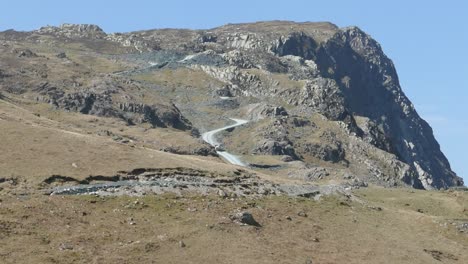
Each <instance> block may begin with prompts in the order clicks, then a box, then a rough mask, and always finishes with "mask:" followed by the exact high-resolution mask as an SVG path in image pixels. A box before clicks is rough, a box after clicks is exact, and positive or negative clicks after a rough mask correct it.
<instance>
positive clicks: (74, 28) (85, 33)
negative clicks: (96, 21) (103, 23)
mask: <svg viewBox="0 0 468 264" xmlns="http://www.w3.org/2000/svg"><path fill="white" fill-rule="evenodd" d="M36 32H37V33H39V34H50V35H55V36H60V37H66V38H95V39H102V38H104V37H105V36H106V33H105V32H104V31H103V30H102V29H101V28H100V27H99V26H96V25H90V24H67V23H65V24H62V25H60V26H58V27H54V26H46V27H42V28H40V29H39V30H37V31H36Z"/></svg>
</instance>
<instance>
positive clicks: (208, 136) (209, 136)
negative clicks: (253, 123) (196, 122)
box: [202, 118, 249, 167]
mask: <svg viewBox="0 0 468 264" xmlns="http://www.w3.org/2000/svg"><path fill="white" fill-rule="evenodd" d="M230 119H231V120H232V121H234V122H236V123H235V124H232V125H228V126H225V127H221V128H218V129H215V130H211V131H208V132H205V133H203V134H202V138H203V140H204V141H205V142H206V143H208V144H210V145H212V146H216V145H219V142H218V141H217V140H216V138H215V135H216V134H217V133H219V132H221V131H223V130H227V129H230V128H234V127H238V126H241V125H243V124H245V123H247V122H249V121H248V120H243V119H237V118H230ZM216 153H218V155H220V156H221V157H223V158H224V159H225V160H227V161H228V162H229V163H231V164H234V165H239V166H243V167H246V166H248V165H247V163H245V162H243V161H242V160H240V159H239V157H237V156H235V155H233V154H231V153H229V152H227V151H216Z"/></svg>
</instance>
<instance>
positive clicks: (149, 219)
mask: <svg viewBox="0 0 468 264" xmlns="http://www.w3.org/2000/svg"><path fill="white" fill-rule="evenodd" d="M359 195H360V196H362V197H363V198H364V197H365V196H364V195H366V196H367V198H364V199H366V200H365V201H366V203H365V204H362V203H358V202H350V201H346V200H343V199H342V198H339V197H329V198H325V199H324V200H322V201H320V202H315V201H312V200H306V199H292V198H286V197H270V198H263V199H261V200H255V201H252V200H246V199H237V200H234V201H231V200H229V199H221V198H219V197H199V196H191V195H187V196H186V197H181V198H176V197H174V196H172V195H162V196H145V197H141V198H130V197H116V198H98V197H90V196H78V197H76V196H75V197H72V196H30V197H24V198H22V199H16V198H15V197H2V200H3V201H2V207H1V208H0V224H1V226H2V229H1V230H0V236H1V238H2V239H0V260H1V261H2V263H64V262H66V263H306V260H308V259H310V260H313V263H463V260H464V259H466V258H467V257H468V253H467V252H468V251H467V250H466V249H467V247H468V238H467V236H466V235H464V234H461V233H457V231H456V230H455V229H454V227H452V226H450V225H449V226H448V227H443V226H441V225H440V224H439V223H437V222H435V221H434V218H435V216H434V215H432V214H431V212H427V213H418V212H416V211H414V209H413V208H412V207H407V206H396V204H398V203H399V202H404V201H406V200H405V199H416V200H417V199H420V198H429V199H432V201H433V202H437V201H444V202H448V204H450V205H452V206H449V207H445V206H444V205H442V204H441V205H440V206H439V205H436V206H434V205H432V206H433V207H434V208H439V209H441V210H444V211H446V212H448V213H449V214H450V217H452V216H458V217H465V218H467V217H468V216H467V214H466V212H465V213H463V212H462V211H460V208H461V207H463V204H461V202H462V201H466V199H467V193H457V194H454V193H439V192H417V193H412V192H409V191H408V190H386V189H366V190H363V191H360V192H359ZM456 195H459V196H462V197H463V198H462V199H465V200H459V198H456ZM382 198H384V199H392V200H394V201H395V202H394V203H392V205H388V206H387V203H385V204H382V201H381V199H382ZM436 204H437V203H436ZM368 205H369V206H374V207H375V206H381V207H382V210H375V209H372V207H369V206H368ZM414 206H422V205H419V204H417V203H415V204H414ZM460 206H461V207H460ZM465 206H466V205H465ZM442 207H443V208H442ZM194 209H196V210H194ZM237 210H248V211H250V212H251V213H252V214H253V215H254V217H255V218H256V220H257V221H258V222H259V223H260V224H261V225H262V227H261V228H254V227H248V226H239V225H237V224H234V223H232V222H231V221H229V219H228V218H227V217H228V216H229V214H231V213H233V212H235V211H237ZM299 211H303V212H305V213H306V214H307V215H308V217H301V216H298V215H297V214H298V212H299ZM286 216H290V217H291V218H292V220H287V219H286ZM437 219H438V220H442V221H446V220H447V217H443V216H442V217H437ZM132 222H133V223H134V224H130V223H132ZM179 241H184V243H185V244H186V247H183V248H182V247H180V246H179ZM425 250H428V251H430V250H435V251H439V252H441V253H442V254H443V257H442V261H438V260H436V259H434V258H433V257H432V256H431V255H430V254H429V253H428V252H425Z"/></svg>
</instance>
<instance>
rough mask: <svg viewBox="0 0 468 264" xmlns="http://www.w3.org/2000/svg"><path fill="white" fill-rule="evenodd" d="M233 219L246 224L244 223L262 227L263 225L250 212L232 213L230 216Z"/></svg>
mask: <svg viewBox="0 0 468 264" xmlns="http://www.w3.org/2000/svg"><path fill="white" fill-rule="evenodd" d="M229 218H230V219H231V220H232V221H234V222H237V223H240V224H244V225H250V226H257V227H260V226H261V225H260V224H259V223H258V222H257V221H256V220H255V219H254V217H253V216H252V214H251V213H249V212H239V213H235V214H234V215H231V216H230V217H229Z"/></svg>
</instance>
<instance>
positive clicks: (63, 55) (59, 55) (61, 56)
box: [55, 52, 67, 59]
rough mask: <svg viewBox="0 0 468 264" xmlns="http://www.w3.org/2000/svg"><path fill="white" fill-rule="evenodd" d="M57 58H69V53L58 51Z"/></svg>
mask: <svg viewBox="0 0 468 264" xmlns="http://www.w3.org/2000/svg"><path fill="white" fill-rule="evenodd" d="M55 56H56V57H57V58H59V59H65V58H67V54H65V52H60V53H58V54H57V55H55Z"/></svg>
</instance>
